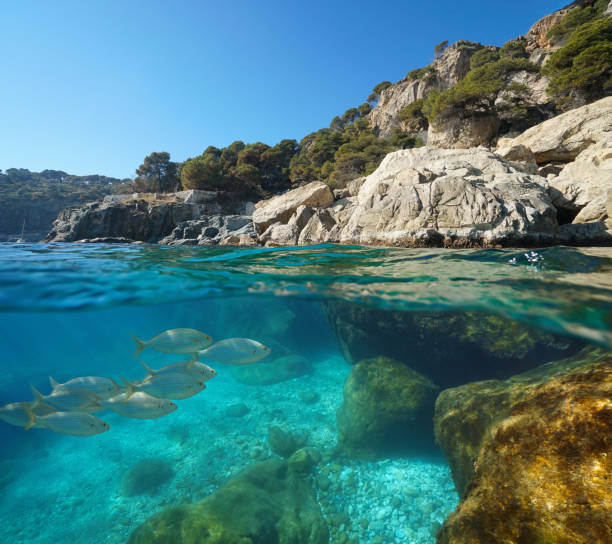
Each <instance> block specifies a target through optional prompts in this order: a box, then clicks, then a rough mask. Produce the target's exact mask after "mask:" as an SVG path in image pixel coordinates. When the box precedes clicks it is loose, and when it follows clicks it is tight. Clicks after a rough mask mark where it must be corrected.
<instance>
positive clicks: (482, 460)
mask: <svg viewBox="0 0 612 544" xmlns="http://www.w3.org/2000/svg"><path fill="white" fill-rule="evenodd" d="M434 424H435V434H436V439H437V441H438V442H439V444H440V446H441V448H442V451H443V453H444V455H445V456H446V458H447V459H448V461H449V464H450V467H451V470H452V474H453V479H454V481H455V485H456V487H457V490H458V492H459V494H460V495H462V500H461V502H460V504H459V506H458V507H457V510H456V511H455V512H454V513H452V514H451V515H450V516H449V518H448V519H447V520H446V521H445V523H444V525H443V527H442V529H441V531H440V532H439V533H438V540H437V542H438V544H450V543H452V544H463V543H465V544H467V543H469V544H489V543H491V542H525V543H534V544H536V543H537V544H545V543H568V544H569V543H572V544H587V543H589V544H591V543H595V542H601V543H603V542H612V523H611V518H610V512H612V493H611V492H610V474H612V455H610V452H611V451H612V353H611V352H608V351H604V350H602V349H598V348H592V347H589V348H585V349H584V350H583V351H581V352H580V353H578V354H577V355H575V356H574V357H571V358H568V359H564V360H562V361H556V362H552V363H548V364H546V365H542V366H540V367H538V368H536V369H534V370H532V371H530V372H526V373H523V374H519V375H517V376H514V377H512V378H510V379H508V380H505V381H498V380H489V381H483V382H478V383H470V384H467V385H464V386H462V387H457V388H454V389H448V390H446V391H443V392H442V393H441V394H440V396H439V397H438V400H437V402H436V411H435V419H434Z"/></svg>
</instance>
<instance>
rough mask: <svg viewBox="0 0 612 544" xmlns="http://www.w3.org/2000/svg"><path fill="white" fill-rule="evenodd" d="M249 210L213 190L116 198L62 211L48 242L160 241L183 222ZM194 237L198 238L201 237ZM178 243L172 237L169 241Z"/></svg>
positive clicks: (241, 203)
mask: <svg viewBox="0 0 612 544" xmlns="http://www.w3.org/2000/svg"><path fill="white" fill-rule="evenodd" d="M247 210H248V204H247V203H244V202H232V201H231V200H229V199H228V197H227V196H226V195H224V194H223V193H220V192H213V191H181V192H178V193H169V194H156V193H135V194H133V195H112V196H108V197H105V198H104V200H103V201H98V202H91V203H88V204H85V205H83V206H77V207H72V208H66V209H65V210H63V211H62V212H60V214H59V216H58V218H57V219H56V220H55V222H54V223H53V230H52V231H51V232H50V233H49V234H48V235H47V237H46V239H45V241H53V242H75V241H77V240H86V239H93V238H125V239H127V240H132V241H141V242H158V241H159V240H161V239H162V238H164V237H166V236H169V235H171V233H172V232H173V230H174V229H175V227H176V226H177V225H178V224H179V223H184V222H186V221H192V220H206V221H208V219H207V216H210V215H220V214H237V213H242V214H244V212H245V211H247ZM194 238H196V239H197V236H195V237H194ZM211 238H214V237H211ZM175 240H176V239H175V238H174V237H172V236H171V238H170V240H169V241H171V242H172V241H175Z"/></svg>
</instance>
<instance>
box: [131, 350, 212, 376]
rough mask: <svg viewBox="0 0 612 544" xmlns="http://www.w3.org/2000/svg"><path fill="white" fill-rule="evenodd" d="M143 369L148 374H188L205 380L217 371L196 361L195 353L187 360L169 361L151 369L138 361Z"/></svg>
mask: <svg viewBox="0 0 612 544" xmlns="http://www.w3.org/2000/svg"><path fill="white" fill-rule="evenodd" d="M140 364H141V365H142V366H143V368H144V369H145V371H146V372H147V373H148V374H149V376H158V375H160V374H177V373H178V374H181V373H185V374H189V375H190V376H192V377H193V378H194V379H196V378H197V379H200V380H202V381H205V382H207V381H208V380H211V379H212V378H214V377H215V376H216V375H217V371H216V370H215V369H214V368H211V367H209V366H208V365H205V364H204V363H198V361H197V355H194V357H193V358H192V359H189V360H187V361H178V362H176V363H170V364H167V365H164V366H162V367H161V368H160V369H159V370H153V369H152V368H151V367H150V366H148V365H147V364H146V363H143V362H142V361H140Z"/></svg>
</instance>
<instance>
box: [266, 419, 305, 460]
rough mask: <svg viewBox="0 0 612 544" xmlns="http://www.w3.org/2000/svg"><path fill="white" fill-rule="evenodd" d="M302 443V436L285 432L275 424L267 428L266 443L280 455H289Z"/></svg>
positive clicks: (303, 441)
mask: <svg viewBox="0 0 612 544" xmlns="http://www.w3.org/2000/svg"><path fill="white" fill-rule="evenodd" d="M304 443H305V440H304V438H303V437H300V436H297V435H294V434H292V433H290V432H287V431H285V430H283V429H281V428H280V427H278V426H276V425H272V426H271V427H269V428H268V444H269V445H270V449H271V450H272V451H273V452H274V453H276V454H277V455H280V456H281V457H290V456H291V455H292V454H293V453H294V452H295V451H296V450H297V449H298V448H301V447H302V446H303V445H304Z"/></svg>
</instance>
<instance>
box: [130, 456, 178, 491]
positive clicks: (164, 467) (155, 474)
mask: <svg viewBox="0 0 612 544" xmlns="http://www.w3.org/2000/svg"><path fill="white" fill-rule="evenodd" d="M173 477H174V470H173V469H172V467H171V466H170V465H169V464H168V462H167V461H165V460H163V459H143V460H142V461H139V462H138V463H136V464H135V465H134V466H132V467H130V468H129V469H128V470H127V471H126V472H125V474H124V475H123V476H122V477H121V494H122V495H123V496H125V497H133V496H136V495H154V494H156V493H157V492H158V491H159V488H160V487H161V486H163V485H164V484H166V483H167V482H169V481H170V480H172V478H173Z"/></svg>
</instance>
